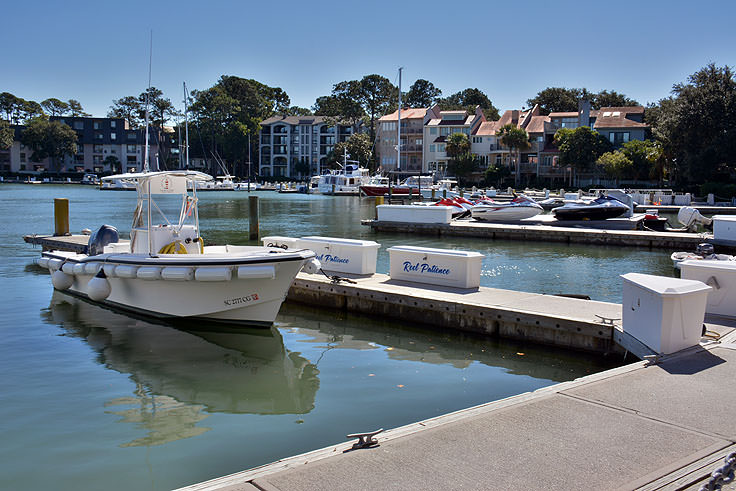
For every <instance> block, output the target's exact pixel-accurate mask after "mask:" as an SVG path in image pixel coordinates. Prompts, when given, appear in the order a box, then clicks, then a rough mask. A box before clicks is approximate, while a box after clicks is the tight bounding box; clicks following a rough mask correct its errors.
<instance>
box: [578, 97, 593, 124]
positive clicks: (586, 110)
mask: <svg viewBox="0 0 736 491" xmlns="http://www.w3.org/2000/svg"><path fill="white" fill-rule="evenodd" d="M578 125H579V126H587V127H590V101H589V100H588V99H580V100H578Z"/></svg>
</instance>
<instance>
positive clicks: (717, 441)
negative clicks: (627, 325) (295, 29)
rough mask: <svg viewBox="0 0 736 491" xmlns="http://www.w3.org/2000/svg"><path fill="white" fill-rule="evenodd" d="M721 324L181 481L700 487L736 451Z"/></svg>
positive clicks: (296, 485) (241, 486)
mask: <svg viewBox="0 0 736 491" xmlns="http://www.w3.org/2000/svg"><path fill="white" fill-rule="evenodd" d="M712 327H714V326H710V325H709V328H712ZM721 327H722V328H725V330H726V331H727V332H728V334H725V335H724V337H722V338H721V342H720V343H711V344H706V345H705V346H704V347H696V348H691V349H688V350H685V351H683V352H680V353H677V354H675V355H671V356H669V357H666V358H663V359H662V360H661V361H660V362H659V363H658V364H648V363H647V362H636V363H634V364H631V365H627V366H625V367H621V368H617V369H613V370H609V371H606V372H603V373H599V374H595V375H591V376H588V377H584V378H581V379H578V380H575V381H572V382H567V383H562V384H558V385H555V386H551V387H547V388H544V389H540V390H538V391H536V392H533V393H527V394H521V395H519V396H515V397H511V398H508V399H504V400H501V401H496V402H492V403H489V404H485V405H482V406H478V407H474V408H470V409H466V410H463V411H458V412H455V413H452V414H448V415H444V416H440V417H438V418H433V419H430V420H426V421H422V422H418V423H414V424H410V425H407V426H404V427H401V428H396V429H393V430H390V431H387V432H384V433H382V434H380V435H378V441H379V446H377V447H374V448H367V449H360V450H353V451H348V452H346V453H343V452H344V451H345V450H348V449H349V448H350V447H351V443H352V442H348V443H345V444H339V445H336V446H334V447H328V448H325V449H321V450H317V451H315V452H310V453H307V454H304V455H300V456H296V457H291V458H288V459H284V460H282V461H278V462H275V463H273V464H269V465H266V466H263V467H259V468H255V469H252V470H249V471H245V472H242V473H238V474H233V475H230V476H226V477H222V478H219V479H215V480H212V481H208V482H205V483H200V484H196V485H193V486H189V487H187V488H183V489H187V490H189V491H195V490H196V491H202V490H214V489H220V490H228V491H235V490H255V489H260V490H283V491H285V490H290V491H297V490H298V491H309V490H320V491H322V490H325V489H330V490H357V489H388V490H407V489H503V490H509V489H524V490H528V489H545V490H571V489H586V490H596V489H600V490H613V489H651V490H654V489H697V487H698V486H699V484H700V483H702V482H704V480H705V479H706V478H707V476H708V475H709V474H710V473H711V472H712V471H713V470H714V469H715V468H717V467H719V466H721V465H722V464H723V458H724V457H725V456H726V455H727V454H728V453H730V452H732V451H734V449H736V444H735V443H736V418H734V409H733V408H734V407H735V404H736V391H734V390H732V384H733V380H734V379H735V378H736V345H735V344H732V343H733V341H734V340H735V339H734V338H735V336H734V333H733V330H731V329H730V327H727V326H721ZM721 330H722V331H723V329H721ZM356 430H365V431H369V430H372V428H356Z"/></svg>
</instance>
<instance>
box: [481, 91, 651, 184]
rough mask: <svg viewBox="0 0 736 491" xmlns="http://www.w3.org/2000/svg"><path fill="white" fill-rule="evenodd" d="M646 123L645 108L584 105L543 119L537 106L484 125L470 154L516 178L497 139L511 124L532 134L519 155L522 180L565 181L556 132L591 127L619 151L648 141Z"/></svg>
mask: <svg viewBox="0 0 736 491" xmlns="http://www.w3.org/2000/svg"><path fill="white" fill-rule="evenodd" d="M643 120H644V108H643V107H641V106H635V107H605V108H601V109H598V110H591V109H590V104H589V103H588V102H587V101H581V103H580V107H579V110H578V111H577V112H553V113H550V114H549V115H547V116H543V115H541V113H540V111H539V107H538V106H535V107H533V108H532V109H529V110H526V111H524V110H521V111H519V110H508V111H506V112H504V114H503V115H502V116H501V118H500V119H499V120H498V121H493V122H485V123H483V124H482V125H481V126H479V127H478V128H477V130H476V131H475V133H473V134H472V136H471V140H472V142H473V143H472V147H471V151H472V152H473V153H475V154H476V155H479V156H481V159H482V161H483V162H488V163H494V164H496V165H509V166H510V167H511V172H512V175H513V174H514V173H515V172H516V166H515V165H512V163H514V160H513V159H512V156H511V155H510V153H509V148H508V147H506V146H504V145H502V144H501V143H500V142H499V141H498V139H497V138H496V137H495V134H496V132H497V131H498V130H499V129H500V128H501V127H502V126H504V125H506V124H512V125H513V126H515V127H518V128H523V129H524V130H526V132H527V133H528V134H529V143H530V146H529V148H527V149H524V150H522V151H521V152H520V160H519V166H518V167H519V173H520V176H522V177H527V178H529V177H534V176H537V177H541V178H549V179H564V178H565V172H568V171H569V169H566V168H561V167H560V166H559V164H558V160H559V153H560V152H559V149H558V148H557V147H556V146H555V144H554V136H555V133H556V132H557V130H559V129H561V128H570V129H575V128H578V127H580V126H588V127H589V128H591V129H593V130H595V131H597V132H598V133H600V134H601V135H602V136H604V137H605V138H607V139H608V140H609V141H610V142H611V143H612V144H613V146H614V148H618V147H620V146H621V145H622V144H623V143H626V142H628V141H631V140H644V139H645V138H646V136H647V131H648V129H649V126H647V125H646V124H645V123H644V122H643ZM514 158H515V156H514ZM568 177H570V176H568Z"/></svg>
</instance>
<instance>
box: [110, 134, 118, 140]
mask: <svg viewBox="0 0 736 491" xmlns="http://www.w3.org/2000/svg"><path fill="white" fill-rule="evenodd" d="M117 137H118V135H116V134H115V133H110V139H111V140H117Z"/></svg>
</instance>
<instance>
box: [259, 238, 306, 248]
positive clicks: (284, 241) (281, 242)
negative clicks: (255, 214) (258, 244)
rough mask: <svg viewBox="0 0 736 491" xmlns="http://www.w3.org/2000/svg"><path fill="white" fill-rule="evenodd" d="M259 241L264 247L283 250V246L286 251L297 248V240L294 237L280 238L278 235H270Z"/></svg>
mask: <svg viewBox="0 0 736 491" xmlns="http://www.w3.org/2000/svg"><path fill="white" fill-rule="evenodd" d="M261 241H262V242H263V245H264V246H266V247H281V248H282V249H283V248H284V246H286V248H287V249H297V248H299V245H298V242H299V239H297V238H295V237H280V236H278V235H272V236H270V237H263V238H262V239H261Z"/></svg>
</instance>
